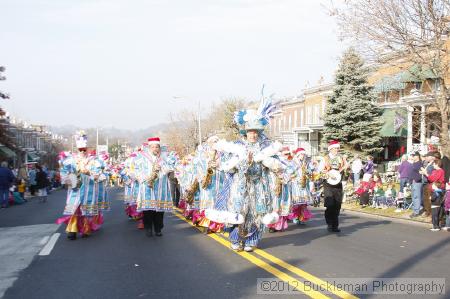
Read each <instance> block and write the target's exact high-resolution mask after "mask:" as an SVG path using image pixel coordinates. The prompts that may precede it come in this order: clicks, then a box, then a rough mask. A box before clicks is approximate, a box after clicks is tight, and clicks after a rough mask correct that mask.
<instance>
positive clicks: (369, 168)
mask: <svg viewBox="0 0 450 299" xmlns="http://www.w3.org/2000/svg"><path fill="white" fill-rule="evenodd" d="M374 168H375V166H374V164H373V157H372V156H370V155H369V156H367V163H366V165H364V167H363V171H364V176H363V180H365V181H368V180H369V178H371V177H372V175H373V171H374Z"/></svg>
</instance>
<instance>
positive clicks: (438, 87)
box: [433, 79, 441, 91]
mask: <svg viewBox="0 0 450 299" xmlns="http://www.w3.org/2000/svg"><path fill="white" fill-rule="evenodd" d="M433 83H434V84H433V90H434V91H440V90H441V79H436V80H434V82H433Z"/></svg>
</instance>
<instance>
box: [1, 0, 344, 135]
mask: <svg viewBox="0 0 450 299" xmlns="http://www.w3.org/2000/svg"><path fill="white" fill-rule="evenodd" d="M329 3H330V2H329V1H328V0H323V1H313V0H309V1H308V0H147V1H144V0H132V1H125V0H104V1H103V0H76V1H73V0H53V1H50V0H28V1H25V0H2V1H1V2H0V11H1V12H2V26H1V27H0V65H4V66H6V68H7V70H6V73H5V75H6V76H7V81H3V82H0V88H1V89H2V90H5V91H7V92H9V93H10V94H11V96H12V99H11V100H7V101H3V102H2V104H1V105H2V106H3V107H5V108H6V109H7V110H9V111H11V112H12V113H13V114H14V115H17V116H19V117H20V118H22V119H25V120H27V121H29V122H33V123H42V124H51V125H64V124H74V125H81V126H97V125H98V126H110V125H113V126H116V127H120V128H127V129H132V128H144V127H147V126H150V125H154V124H157V123H160V122H165V121H167V120H168V115H169V113H171V112H177V111H180V110H181V109H184V108H187V107H189V106H190V105H193V106H194V107H196V105H197V104H196V103H197V101H200V103H201V106H202V107H204V109H205V110H206V108H207V107H209V106H210V105H211V103H213V102H214V101H220V100H221V99H223V98H228V97H240V98H246V99H249V100H254V99H255V98H258V95H259V91H260V89H261V86H262V84H266V86H267V90H268V91H270V93H275V95H276V96H279V97H284V96H293V95H297V94H299V93H300V91H301V89H302V88H304V86H305V84H306V82H307V81H309V82H310V84H315V83H317V81H318V80H319V78H320V77H321V76H324V78H325V80H326V81H331V80H332V76H333V72H334V70H335V68H336V66H337V63H338V58H339V55H340V53H341V52H342V50H343V49H344V45H343V44H342V43H340V42H339V41H338V37H337V36H338V34H337V27H336V25H335V22H334V19H332V18H331V17H329V16H328V15H327V13H326V10H325V9H324V7H323V4H325V5H329ZM173 96H183V97H185V99H184V100H174V99H173Z"/></svg>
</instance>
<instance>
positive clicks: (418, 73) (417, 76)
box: [400, 64, 439, 82]
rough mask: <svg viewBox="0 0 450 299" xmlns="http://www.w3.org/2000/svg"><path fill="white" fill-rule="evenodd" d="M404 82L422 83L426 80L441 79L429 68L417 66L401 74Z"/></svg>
mask: <svg viewBox="0 0 450 299" xmlns="http://www.w3.org/2000/svg"><path fill="white" fill-rule="evenodd" d="M400 76H401V81H402V82H422V81H424V80H426V79H438V78H439V77H438V76H437V75H436V74H435V73H434V71H433V70H432V69H430V68H429V67H427V66H421V65H419V64H415V65H413V66H411V67H410V68H409V69H408V70H406V71H404V72H402V73H401V75H400Z"/></svg>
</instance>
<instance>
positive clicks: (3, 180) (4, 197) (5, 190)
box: [0, 162, 14, 209]
mask: <svg viewBox="0 0 450 299" xmlns="http://www.w3.org/2000/svg"><path fill="white" fill-rule="evenodd" d="M13 182H14V174H13V173H12V171H11V169H9V168H8V162H2V163H1V164H0V203H1V208H2V209H3V208H7V207H8V203H9V188H11V186H12V183H13Z"/></svg>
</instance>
